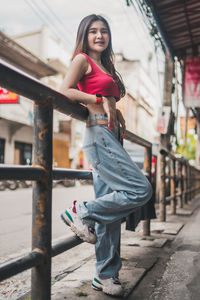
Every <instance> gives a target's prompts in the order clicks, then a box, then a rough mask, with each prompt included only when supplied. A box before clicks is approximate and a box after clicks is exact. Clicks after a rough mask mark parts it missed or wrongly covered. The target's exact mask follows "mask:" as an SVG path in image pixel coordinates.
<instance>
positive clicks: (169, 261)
mask: <svg viewBox="0 0 200 300" xmlns="http://www.w3.org/2000/svg"><path fill="white" fill-rule="evenodd" d="M199 204H200V199H194V201H193V202H192V203H191V204H190V205H189V206H186V207H185V208H184V209H181V210H178V211H177V215H176V216H170V215H168V216H167V222H165V223H164V222H159V221H158V220H153V221H152V222H151V233H152V234H151V236H150V237H142V232H141V230H142V229H141V225H139V226H138V227H137V230H136V232H135V233H134V232H130V231H125V230H124V226H122V240H121V257H122V262H123V267H122V269H121V271H120V280H121V282H122V284H123V287H124V295H123V297H121V299H134V300H144V299H151V300H154V299H155V300H157V299H158V300H164V299H166V300H167V299H169V300H179V299H180V300H182V299H183V300H186V299H187V300H188V299H192V300H197V299H200V288H199V287H198V284H197V281H198V280H199V279H200V278H198V274H200V273H199V271H200V267H198V266H197V265H194V262H199V261H200V255H199V256H198V255H197V253H196V251H197V250H200V230H199V223H200V210H199V208H198V205H199ZM193 211H194V214H193ZM180 254H181V255H180ZM184 270H185V271H186V272H187V275H185V277H184V276H183V274H186V273H185V272H184ZM188 273H190V275H188ZM94 274H95V257H94V255H90V256H89V257H87V258H85V259H84V260H82V261H80V262H78V263H76V264H74V265H73V266H71V267H69V268H67V269H65V270H63V272H62V274H60V276H57V278H56V280H55V282H54V283H53V286H52V299H56V300H58V299H59V300H61V299H70V300H73V299H80V297H81V296H84V297H85V299H95V300H98V299H101V300H102V299H111V297H110V296H107V295H105V294H104V293H103V292H98V291H94V290H93V289H92V288H91V281H92V279H93V276H94ZM181 275H182V276H181ZM197 279H198V280H197ZM195 283H196V286H195ZM187 284H189V287H187V289H188V290H187V292H186V287H185V286H186V285H187ZM177 289H178V292H177ZM191 291H192V292H191ZM195 291H197V292H199V294H198V297H197V298H194V297H192V298H189V294H190V292H191V293H193V292H194V293H195ZM192 295H193V294H192Z"/></svg>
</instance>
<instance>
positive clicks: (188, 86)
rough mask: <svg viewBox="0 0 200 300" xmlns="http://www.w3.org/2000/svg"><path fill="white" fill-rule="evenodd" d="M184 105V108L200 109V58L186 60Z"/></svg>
mask: <svg viewBox="0 0 200 300" xmlns="http://www.w3.org/2000/svg"><path fill="white" fill-rule="evenodd" d="M184 103H185V106H186V107H200V57H188V58H187V59H186V62H185V84H184Z"/></svg>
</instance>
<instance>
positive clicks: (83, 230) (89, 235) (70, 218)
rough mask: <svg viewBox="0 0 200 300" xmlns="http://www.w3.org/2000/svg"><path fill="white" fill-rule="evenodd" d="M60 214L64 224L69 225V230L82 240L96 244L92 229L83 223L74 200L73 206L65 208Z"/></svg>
mask: <svg viewBox="0 0 200 300" xmlns="http://www.w3.org/2000/svg"><path fill="white" fill-rule="evenodd" d="M60 216H61V219H62V220H63V221H64V222H65V224H66V225H68V226H70V228H71V230H72V231H73V232H74V233H75V234H76V235H77V236H78V237H80V238H81V239H82V240H83V241H84V242H87V243H90V244H96V242H97V237H96V235H95V232H94V230H93V229H92V228H90V227H88V226H87V225H86V224H84V223H83V222H82V220H81V218H79V216H78V215H77V213H76V201H74V205H73V207H70V208H68V209H66V210H65V212H64V213H62V214H61V215H60Z"/></svg>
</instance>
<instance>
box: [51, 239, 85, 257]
mask: <svg viewBox="0 0 200 300" xmlns="http://www.w3.org/2000/svg"><path fill="white" fill-rule="evenodd" d="M82 243H83V241H82V240H81V239H79V238H78V237H77V236H72V237H69V238H67V239H65V240H63V241H61V242H59V243H56V244H54V245H53V246H52V251H51V256H52V257H54V256H56V255H58V254H60V253H62V252H64V251H67V250H69V249H71V248H74V247H76V246H78V245H80V244H82Z"/></svg>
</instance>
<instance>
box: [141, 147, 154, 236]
mask: <svg viewBox="0 0 200 300" xmlns="http://www.w3.org/2000/svg"><path fill="white" fill-rule="evenodd" d="M151 157H152V149H151V148H147V147H146V148H145V150H144V173H145V175H146V176H147V179H148V180H149V182H150V183H151ZM142 228H143V232H142V234H143V235H144V236H150V234H151V228H150V220H149V219H147V220H144V221H142Z"/></svg>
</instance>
